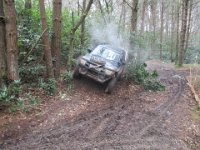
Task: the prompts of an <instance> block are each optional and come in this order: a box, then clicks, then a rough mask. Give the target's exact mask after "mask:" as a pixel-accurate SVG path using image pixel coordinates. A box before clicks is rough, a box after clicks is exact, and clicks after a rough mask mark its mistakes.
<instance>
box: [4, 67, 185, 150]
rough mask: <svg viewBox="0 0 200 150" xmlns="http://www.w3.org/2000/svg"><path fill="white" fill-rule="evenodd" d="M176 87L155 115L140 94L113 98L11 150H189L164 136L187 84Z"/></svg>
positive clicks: (37, 134) (166, 135) (30, 137)
mask: <svg viewBox="0 0 200 150" xmlns="http://www.w3.org/2000/svg"><path fill="white" fill-rule="evenodd" d="M175 74H176V72H175V71H171V73H170V74H169V76H170V77H172V76H173V75H175ZM173 84H174V85H176V84H177V87H178V88H177V89H176V88H173V91H174V92H173V94H172V95H171V96H170V97H169V98H168V100H167V101H166V102H164V103H162V104H161V105H160V106H158V107H157V108H155V110H154V111H149V112H148V111H144V110H143V109H142V107H138V105H137V104H139V105H142V102H139V94H140V91H136V92H135V93H132V95H128V96H127V95H126V98H125V99H124V100H122V99H113V98H112V97H111V99H110V100H109V102H108V104H105V105H104V106H102V107H101V108H99V109H96V110H95V109H94V110H90V111H87V112H85V113H82V114H81V115H79V116H78V117H77V118H75V119H74V120H72V121H66V123H64V124H62V125H59V126H55V127H54V128H53V129H51V130H50V131H44V132H42V133H36V134H32V135H29V136H28V137H27V140H25V141H21V142H19V143H16V145H13V146H11V147H10V148H8V149H23V148H24V149H27V148H31V149H37V147H39V149H69V150H78V149H83V150H90V149H91V150H93V149H96V150H98V149H99V150H101V149H102V150H103V149H106V150H107V149H109V150H112V149H126V150H128V149H130V150H134V149H163V150H165V149H166V150H168V149H170V150H171V149H183V150H187V149H188V148H187V146H186V144H185V143H183V142H182V141H181V140H178V139H176V138H175V137H173V136H172V135H170V134H168V133H167V134H166V133H165V132H163V127H162V124H163V122H165V120H166V119H167V118H168V117H169V115H168V111H173V109H174V107H175V104H176V103H177V102H179V100H180V97H181V94H182V92H183V90H184V86H185V81H184V80H182V79H181V78H177V83H176V82H174V83H173ZM174 87H176V86H174ZM132 97H134V99H133V98H132ZM166 132H167V131H166ZM33 139H34V140H33ZM22 147H23V148H22Z"/></svg>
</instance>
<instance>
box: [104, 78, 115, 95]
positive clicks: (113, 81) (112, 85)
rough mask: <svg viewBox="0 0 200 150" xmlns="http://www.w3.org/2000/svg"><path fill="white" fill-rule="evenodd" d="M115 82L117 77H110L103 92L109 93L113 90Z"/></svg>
mask: <svg viewBox="0 0 200 150" xmlns="http://www.w3.org/2000/svg"><path fill="white" fill-rule="evenodd" d="M116 82H117V78H116V77H114V78H112V79H111V80H110V81H109V83H108V85H107V87H106V90H105V92H106V93H108V94H110V93H111V92H112V91H113V88H114V86H115V84H116Z"/></svg>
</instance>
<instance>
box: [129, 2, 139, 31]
mask: <svg viewBox="0 0 200 150" xmlns="http://www.w3.org/2000/svg"><path fill="white" fill-rule="evenodd" d="M137 18H138V0H132V7H131V32H136V30H137Z"/></svg>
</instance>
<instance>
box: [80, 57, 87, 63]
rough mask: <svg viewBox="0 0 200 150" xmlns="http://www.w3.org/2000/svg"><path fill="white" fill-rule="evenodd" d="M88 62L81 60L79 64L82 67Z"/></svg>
mask: <svg viewBox="0 0 200 150" xmlns="http://www.w3.org/2000/svg"><path fill="white" fill-rule="evenodd" d="M86 62H87V61H86V60H84V59H82V58H81V59H80V61H79V63H80V64H81V65H85V63H86Z"/></svg>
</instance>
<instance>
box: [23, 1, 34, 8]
mask: <svg viewBox="0 0 200 150" xmlns="http://www.w3.org/2000/svg"><path fill="white" fill-rule="evenodd" d="M24 7H25V9H31V8H32V2H31V0H25V6H24Z"/></svg>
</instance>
